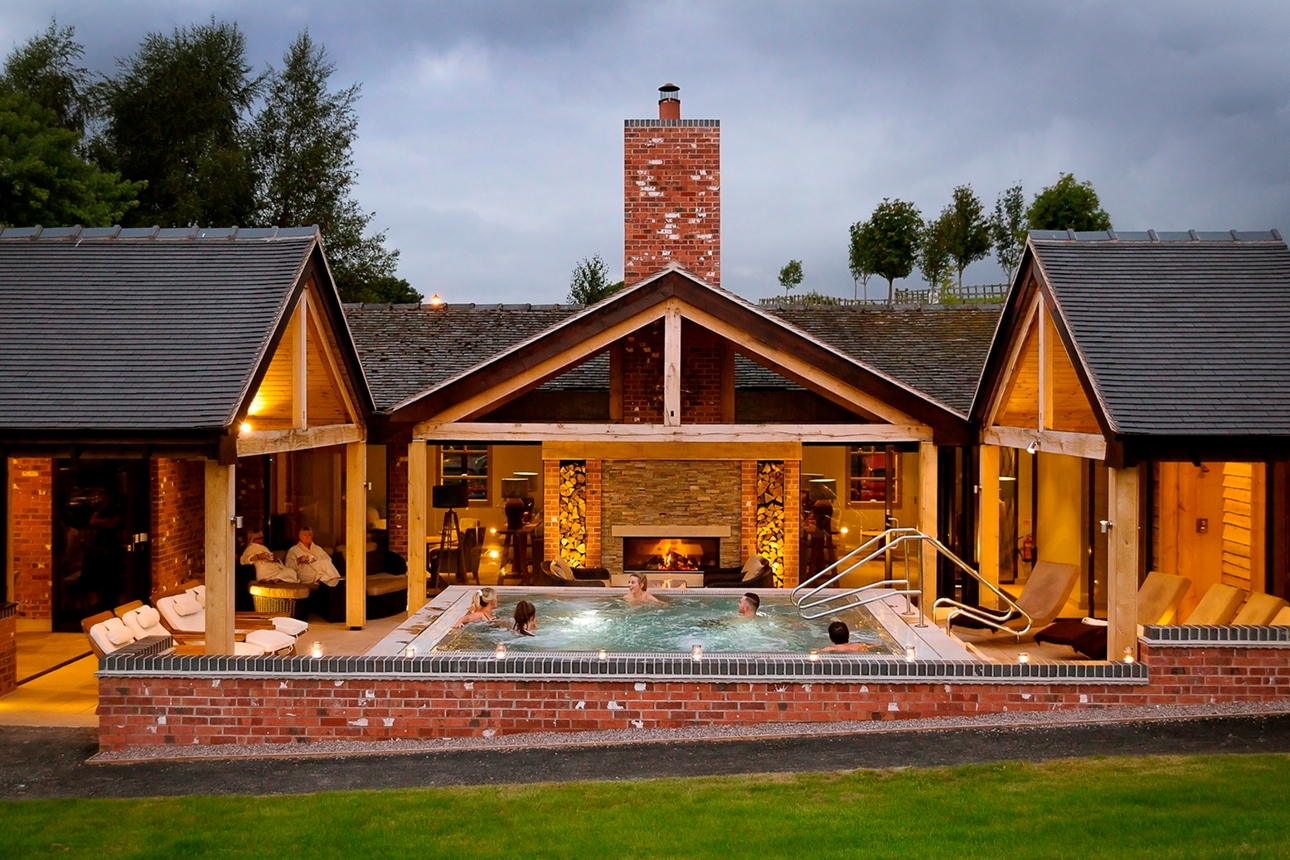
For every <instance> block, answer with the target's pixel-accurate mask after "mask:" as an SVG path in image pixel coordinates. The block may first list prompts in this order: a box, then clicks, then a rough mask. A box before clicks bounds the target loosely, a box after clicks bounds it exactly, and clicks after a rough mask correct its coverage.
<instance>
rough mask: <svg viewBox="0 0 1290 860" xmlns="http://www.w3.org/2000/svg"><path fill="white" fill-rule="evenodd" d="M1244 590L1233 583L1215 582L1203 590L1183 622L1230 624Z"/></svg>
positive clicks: (1242, 599) (1238, 607) (1239, 606)
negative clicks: (1206, 589) (1201, 595)
mask: <svg viewBox="0 0 1290 860" xmlns="http://www.w3.org/2000/svg"><path fill="white" fill-rule="evenodd" d="M1244 600H1245V592H1244V591H1242V590H1241V589H1239V588H1237V587H1236V586H1234V585H1223V584H1222V583H1221V582H1216V583H1214V584H1213V585H1211V586H1210V587H1209V590H1208V591H1206V592H1205V596H1204V597H1202V598H1201V599H1200V603H1197V604H1196V608H1195V609H1193V610H1192V611H1191V615H1189V616H1187V620H1186V621H1184V622H1183V623H1184V624H1205V625H1214V624H1231V623H1232V619H1233V618H1235V617H1236V613H1237V611H1238V610H1239V609H1240V608H1241V603H1242V602H1244Z"/></svg>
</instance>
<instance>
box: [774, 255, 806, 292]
mask: <svg viewBox="0 0 1290 860" xmlns="http://www.w3.org/2000/svg"><path fill="white" fill-rule="evenodd" d="M801 283H802V261H801V260H789V261H788V262H787V263H785V264H784V268H782V269H780V270H779V285H780V286H781V287H783V288H784V292H785V293H786V294H787V293H788V292H789V291H791V290H793V289H795V288H796V287H798V286H800V285H801Z"/></svg>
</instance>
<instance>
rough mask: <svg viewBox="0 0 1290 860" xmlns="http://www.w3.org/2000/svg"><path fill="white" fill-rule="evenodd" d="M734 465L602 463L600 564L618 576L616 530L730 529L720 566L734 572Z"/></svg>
mask: <svg viewBox="0 0 1290 860" xmlns="http://www.w3.org/2000/svg"><path fill="white" fill-rule="evenodd" d="M740 477H741V476H740V464H739V462H738V461H737V460H605V461H603V463H602V464H601V481H600V482H601V543H600V546H601V564H602V566H604V567H607V568H609V571H610V572H611V573H622V569H623V541H622V538H616V537H613V527H614V526H618V525H632V526H645V525H658V526H661V527H664V528H660V537H665V536H666V534H665V533H666V528H665V527H666V526H724V525H729V526H730V537H729V538H722V539H721V566H722V567H738V566H739V565H740V564H742V563H743V562H742V559H741V553H740V543H741V541H740V524H741V522H742V516H741V506H740V501H741V492H740V490H741V480H740Z"/></svg>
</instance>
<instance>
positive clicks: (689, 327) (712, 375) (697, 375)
mask: <svg viewBox="0 0 1290 860" xmlns="http://www.w3.org/2000/svg"><path fill="white" fill-rule="evenodd" d="M724 346H725V340H724V339H723V338H721V337H720V336H718V335H715V334H713V333H712V332H710V331H708V330H707V329H705V328H703V327H702V326H700V325H695V324H694V323H692V322H690V321H689V320H682V321H681V423H682V424H720V423H721V362H722V352H723V350H724Z"/></svg>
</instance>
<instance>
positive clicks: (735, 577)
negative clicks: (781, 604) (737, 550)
mask: <svg viewBox="0 0 1290 860" xmlns="http://www.w3.org/2000/svg"><path fill="white" fill-rule="evenodd" d="M703 587H704V588H745V589H748V588H774V587H775V569H774V568H772V567H771V566H770V563H769V562H768V561H766V559H764V558H762V557H761V556H759V555H752V556H749V557H748V561H746V562H744V566H743V567H735V568H718V569H717V570H714V571H712V572H711V573H705V574H704V576H703Z"/></svg>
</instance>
